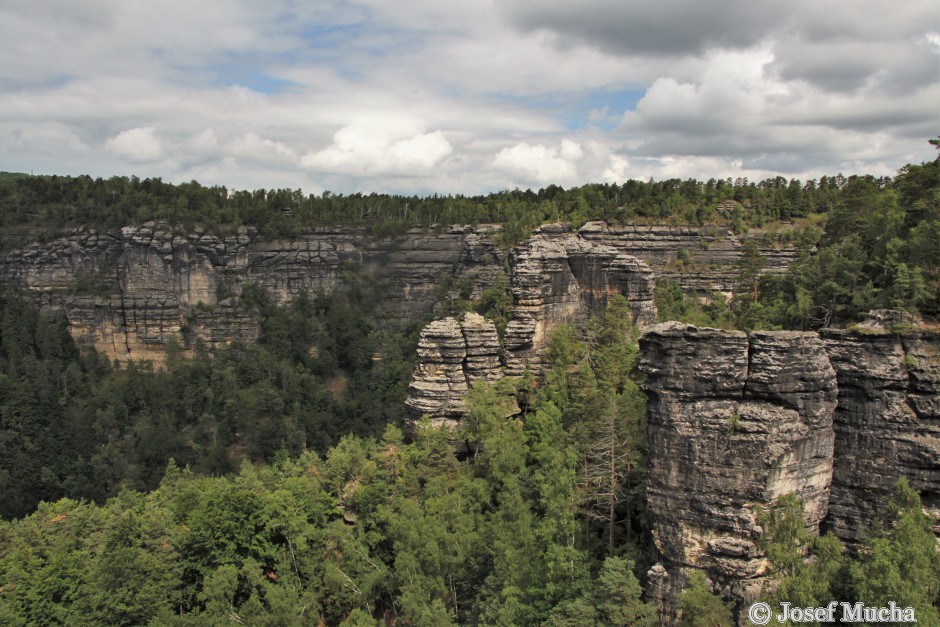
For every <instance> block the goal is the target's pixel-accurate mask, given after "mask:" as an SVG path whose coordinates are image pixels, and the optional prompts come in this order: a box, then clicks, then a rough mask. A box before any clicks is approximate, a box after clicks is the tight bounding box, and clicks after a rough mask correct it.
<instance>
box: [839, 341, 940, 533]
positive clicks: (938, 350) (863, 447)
mask: <svg viewBox="0 0 940 627" xmlns="http://www.w3.org/2000/svg"><path fill="white" fill-rule="evenodd" d="M821 335H822V338H823V340H824V342H825V346H826V351H827V352H828V353H829V359H830V361H831V362H832V365H833V367H834V368H835V370H836V373H837V376H838V380H839V406H838V409H837V410H836V413H835V434H836V451H835V462H834V470H833V479H832V489H831V493H832V494H831V500H830V505H829V519H828V520H827V524H829V525H830V526H831V528H832V530H833V531H834V532H835V533H836V535H838V536H839V537H840V538H842V539H843V540H846V541H848V542H855V541H857V540H859V539H860V538H861V535H862V534H863V533H864V530H865V527H866V525H870V524H873V523H876V522H877V521H879V520H882V519H883V517H884V516H885V514H886V513H887V505H888V501H889V499H890V497H891V493H892V491H893V489H894V485H895V483H896V482H897V480H898V479H899V478H901V477H905V478H907V480H908V482H909V483H910V485H911V487H912V488H914V489H915V490H917V491H918V492H920V495H921V500H922V502H923V504H924V506H925V508H927V509H928V510H929V511H930V513H932V515H933V516H934V518H935V519H937V520H938V521H940V334H938V333H936V332H933V333H929V332H915V331H911V332H905V333H902V334H898V333H892V332H890V331H888V330H886V329H884V328H879V327H877V326H874V325H860V326H859V327H858V328H856V329H851V330H839V329H826V330H823V331H822V332H821ZM936 531H937V533H938V535H940V528H937V530H936Z"/></svg>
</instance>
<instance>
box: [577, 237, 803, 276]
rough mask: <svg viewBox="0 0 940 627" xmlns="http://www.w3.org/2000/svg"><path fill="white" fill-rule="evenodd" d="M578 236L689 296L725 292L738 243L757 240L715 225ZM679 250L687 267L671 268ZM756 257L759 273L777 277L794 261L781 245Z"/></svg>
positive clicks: (793, 253) (789, 250)
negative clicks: (761, 262)
mask: <svg viewBox="0 0 940 627" xmlns="http://www.w3.org/2000/svg"><path fill="white" fill-rule="evenodd" d="M578 234H579V235H580V236H581V237H582V238H584V239H585V240H587V241H590V242H594V243H598V244H603V245H605V246H611V247H613V248H615V249H616V250H618V251H620V252H623V253H626V254H628V255H633V256H635V257H638V258H640V259H642V260H643V261H645V262H646V263H647V264H649V266H650V268H651V269H652V270H653V272H655V273H656V276H657V277H660V278H663V279H667V280H670V281H675V282H676V283H678V284H679V285H681V286H682V287H683V288H685V289H686V290H687V291H695V292H707V291H709V290H718V291H722V292H730V291H731V290H732V289H733V287H734V282H735V274H736V270H735V264H736V263H737V262H738V259H739V258H740V257H741V252H742V250H743V247H742V243H743V240H744V239H746V238H748V237H758V236H759V235H760V233H759V232H758V231H753V232H750V233H747V234H746V235H745V236H744V237H739V236H737V235H735V234H734V233H732V232H731V231H728V230H727V229H726V228H719V227H717V226H700V227H699V226H666V225H658V224H651V225H622V226H610V225H608V224H606V223H605V222H588V223H586V224H585V225H584V226H583V227H581V229H580V230H579V231H578ZM680 251H685V253H681V254H683V255H685V256H687V258H688V260H689V261H688V264H679V263H677V262H678V259H679V255H680ZM760 252H761V254H762V255H763V256H764V258H765V261H766V264H765V266H764V269H763V272H764V273H765V274H783V273H784V272H786V269H787V266H789V265H790V263H791V262H792V261H793V260H794V259H795V258H796V256H797V251H796V249H795V248H793V247H792V246H783V245H763V246H761V247H760Z"/></svg>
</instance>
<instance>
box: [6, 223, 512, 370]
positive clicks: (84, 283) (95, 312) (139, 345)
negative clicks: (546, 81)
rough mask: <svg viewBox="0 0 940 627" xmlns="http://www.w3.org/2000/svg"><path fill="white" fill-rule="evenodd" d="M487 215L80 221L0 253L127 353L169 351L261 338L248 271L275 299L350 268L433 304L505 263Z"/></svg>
mask: <svg viewBox="0 0 940 627" xmlns="http://www.w3.org/2000/svg"><path fill="white" fill-rule="evenodd" d="M491 232H492V229H489V228H486V227H478V228H475V229H474V228H469V227H451V228H449V229H447V230H446V231H444V232H441V233H429V232H426V231H424V230H419V229H415V230H413V231H409V232H408V233H405V234H403V235H400V236H397V237H388V238H377V237H373V236H371V235H369V234H368V233H367V232H365V231H363V230H362V229H355V228H339V227H327V228H320V229H315V230H312V231H310V232H309V233H307V234H305V235H303V236H300V237H298V238H297V239H295V240H291V241H286V240H274V241H269V240H264V239H263V238H261V237H259V236H258V234H257V232H256V231H255V230H254V229H244V228H243V229H240V230H239V231H238V232H237V233H235V234H233V235H229V236H225V237H217V236H214V235H209V234H205V233H203V232H201V231H197V232H192V233H184V232H180V231H179V230H178V229H173V228H171V227H170V226H168V225H165V224H159V223H147V224H145V225H144V226H141V227H125V228H123V229H119V230H116V231H112V232H109V233H99V232H96V231H94V230H91V229H77V230H74V231H72V232H70V233H67V234H65V235H64V236H63V237H60V238H58V239H55V240H53V241H51V242H48V243H34V244H31V245H29V246H27V247H26V248H23V249H20V250H17V251H14V252H11V253H9V254H7V255H6V256H4V257H2V258H0V278H3V279H4V280H10V281H15V282H18V283H20V284H22V285H23V286H25V287H26V288H27V289H28V290H30V291H32V292H34V293H36V294H37V295H38V297H39V300H40V302H41V304H42V305H43V306H45V307H47V308H51V309H61V310H64V312H65V314H66V316H67V318H68V320H69V325H70V330H71V332H72V334H73V336H74V337H75V338H76V339H77V340H78V341H79V342H81V343H86V344H90V345H93V346H94V347H95V348H96V349H97V350H98V351H99V352H101V353H103V354H105V355H107V356H108V357H109V358H112V359H117V360H119V361H122V362H123V361H127V360H130V359H152V360H155V361H161V360H162V359H163V358H164V346H165V344H166V343H167V342H169V341H170V340H171V339H174V338H175V339H177V340H179V341H180V342H181V343H183V344H184V345H187V344H191V343H192V342H193V341H195V340H197V339H199V340H202V341H204V342H207V343H209V344H218V343H224V342H228V341H231V340H233V339H241V340H247V341H250V340H253V339H255V338H256V337H257V334H258V319H257V316H256V315H254V314H252V313H251V312H249V311H247V310H246V309H245V308H243V307H239V306H238V300H237V298H235V296H237V295H238V294H239V293H240V292H241V290H242V288H243V287H244V286H245V285H246V284H249V283H254V284H258V285H261V286H263V287H264V288H266V289H267V291H268V293H269V294H270V295H271V296H272V298H273V299H274V300H275V301H286V300H289V299H290V298H292V297H293V296H295V295H297V294H298V293H300V292H301V291H302V290H306V291H307V292H309V293H311V294H315V293H317V292H318V291H320V290H323V291H326V292H329V291H331V290H333V289H335V288H337V287H342V286H343V284H344V281H345V280H346V279H345V276H346V270H347V269H350V268H352V269H355V271H357V272H359V273H361V275H363V276H366V277H367V278H366V279H362V277H361V276H360V277H358V278H354V279H353V280H369V281H372V282H373V283H374V284H375V285H377V286H379V287H380V288H381V289H383V291H384V293H385V296H386V302H387V307H388V312H387V316H386V318H387V319H389V320H390V321H392V322H393V323H394V322H395V321H406V320H410V319H411V318H413V317H416V316H420V315H423V314H424V313H425V312H426V311H428V310H430V308H431V307H432V306H433V305H434V302H435V301H436V300H437V296H438V291H439V285H440V283H441V278H442V277H443V276H446V275H451V276H461V275H462V273H470V272H473V273H478V274H479V280H480V281H484V280H486V276H487V275H486V272H485V271H481V270H480V269H481V268H483V269H486V268H499V267H500V265H501V263H500V260H499V257H498V255H497V253H496V249H495V247H494V246H493V245H492V241H491V238H490V236H489V234H490V233H491Z"/></svg>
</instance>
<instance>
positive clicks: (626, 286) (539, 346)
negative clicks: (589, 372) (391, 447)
mask: <svg viewBox="0 0 940 627" xmlns="http://www.w3.org/2000/svg"><path fill="white" fill-rule="evenodd" d="M509 283H510V289H511V291H512V299H513V307H512V312H511V319H510V321H509V324H508V325H507V327H506V332H505V336H504V341H503V348H504V350H503V351H500V347H499V338H498V337H497V335H496V327H495V326H494V325H493V323H491V322H489V321H484V320H483V319H482V318H481V317H480V316H474V315H473V314H467V315H465V316H464V317H463V318H462V319H461V321H460V322H458V321H457V320H455V319H453V318H445V319H443V320H436V321H434V322H432V323H431V324H429V325H428V326H426V327H425V328H424V330H423V331H422V332H421V340H420V342H419V344H418V364H417V366H416V367H415V372H414V375H413V376H412V382H411V387H410V389H409V397H408V400H407V401H406V405H407V407H408V410H409V413H410V414H411V416H412V418H414V419H417V418H419V417H421V416H423V415H429V416H430V417H431V418H432V420H433V421H434V422H435V423H437V424H439V425H443V426H448V427H449V428H454V427H455V426H456V424H457V423H458V422H459V419H460V417H461V416H462V415H463V414H465V413H466V402H465V397H466V394H467V391H468V390H469V385H470V384H472V383H473V381H475V380H477V379H486V380H488V381H495V380H497V379H499V378H501V377H502V376H504V375H507V376H514V375H519V374H522V373H523V372H524V371H525V369H526V368H527V367H528V368H530V370H531V371H532V372H535V373H537V372H538V371H539V370H540V368H541V357H542V352H543V349H544V348H545V345H546V344H547V342H548V339H549V337H550V336H551V333H552V331H554V330H555V329H556V328H558V327H559V326H560V325H562V324H565V323H572V324H583V323H585V322H587V320H588V319H590V318H591V317H592V316H595V315H598V314H601V313H602V312H603V311H604V308H605V307H606V306H607V301H608V300H609V298H610V297H611V296H613V295H615V294H619V295H623V296H624V297H626V299H627V301H628V303H629V304H630V308H631V310H632V312H633V318H634V322H636V323H638V324H641V325H648V324H652V323H653V322H654V321H655V320H656V307H655V306H654V305H653V287H654V281H653V273H652V272H651V271H650V269H649V267H647V265H646V264H645V263H643V262H642V261H640V260H638V259H636V258H635V257H630V256H629V255H624V254H622V253H619V252H617V251H616V250H614V249H613V248H611V247H609V246H603V245H600V244H593V243H591V242H588V241H586V240H584V239H582V238H581V237H579V236H578V235H576V234H573V233H571V232H569V231H568V229H566V228H564V227H560V226H558V225H548V226H546V227H542V228H541V229H539V231H538V232H537V233H536V234H535V235H534V236H533V237H532V238H531V239H530V240H529V241H528V243H527V244H526V245H525V246H520V247H517V248H515V249H513V251H512V252H511V253H510V255H509ZM501 357H502V359H501Z"/></svg>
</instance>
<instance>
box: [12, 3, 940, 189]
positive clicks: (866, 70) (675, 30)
mask: <svg viewBox="0 0 940 627" xmlns="http://www.w3.org/2000/svg"><path fill="white" fill-rule="evenodd" d="M0 15H2V19H0V42H3V43H2V44H0V170H4V171H14V172H33V173H36V174H60V175H66V174H67V175H78V174H90V175H92V176H95V177H98V176H101V177H105V178H107V177H110V176H113V175H127V176H130V175H137V176H140V177H142V178H144V177H162V178H163V180H164V181H169V182H174V183H179V182H185V181H189V180H197V181H199V182H200V183H203V184H205V185H225V186H227V187H228V188H230V189H258V188H291V189H297V188H301V189H303V190H304V191H305V192H307V193H316V194H319V193H322V192H323V191H326V190H329V191H331V192H333V193H354V192H357V191H362V192H388V193H400V194H419V195H426V194H433V193H438V194H478V193H489V192H493V191H499V190H503V189H513V188H517V187H518V188H521V189H527V188H531V189H539V188H542V187H545V186H547V185H550V184H555V185H561V186H563V187H571V186H574V185H582V184H584V183H593V182H611V183H623V182H624V181H626V180H628V179H641V180H647V179H649V178H654V179H657V180H660V179H665V178H683V179H685V178H697V179H699V180H707V179H709V178H726V177H729V176H730V177H733V178H737V177H748V178H749V179H750V180H760V179H763V178H767V177H774V176H778V175H780V176H784V177H787V178H799V179H801V180H805V179H807V178H816V177H818V176H820V175H824V174H825V175H834V174H836V173H840V172H841V173H844V174H846V175H849V174H856V173H859V174H862V173H867V174H875V175H879V176H880V175H893V174H895V173H896V171H897V170H898V168H900V167H902V166H903V165H905V164H906V163H920V162H923V161H927V160H930V159H933V158H934V156H935V153H936V151H935V150H934V149H933V148H932V147H931V146H930V145H929V144H928V143H927V140H928V139H930V138H934V137H937V136H938V135H940V3H938V2H937V0H905V1H903V2H896V3H889V2H885V1H884V0H851V1H849V0H789V1H787V2H779V1H777V0H710V1H709V2H703V1H702V0H657V1H648V0H579V1H578V2H574V1H571V0H565V1H562V0H538V1H534V0H460V1H459V2H445V1H443V0H394V1H393V0H360V1H356V2H331V1H329V0H265V1H263V2H262V1H261V0H199V1H198V2H193V1H192V0H161V1H159V2H155V1H150V2H133V1H130V0H82V1H81V2H77V1H76V0H0Z"/></svg>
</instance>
